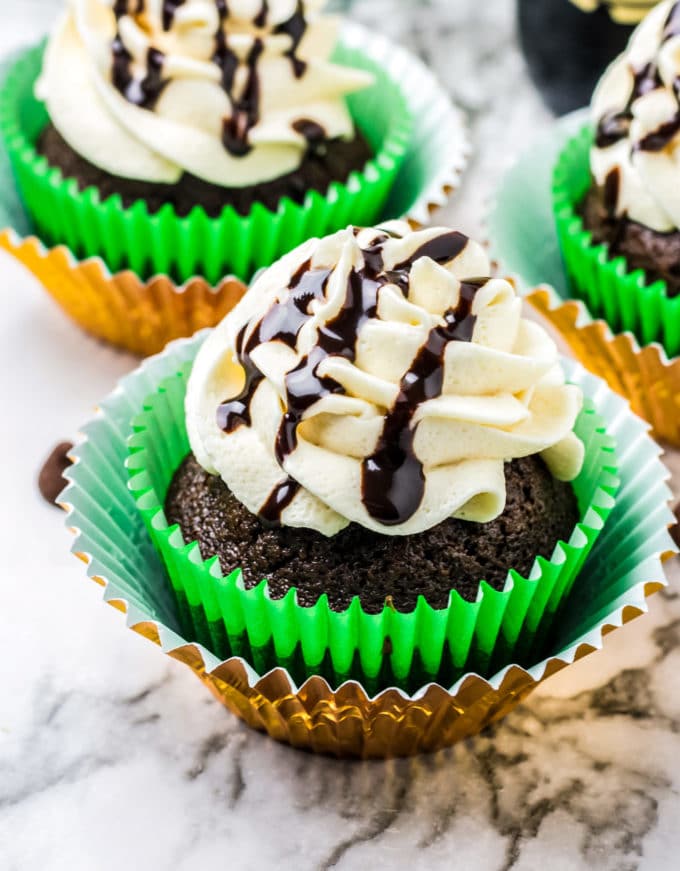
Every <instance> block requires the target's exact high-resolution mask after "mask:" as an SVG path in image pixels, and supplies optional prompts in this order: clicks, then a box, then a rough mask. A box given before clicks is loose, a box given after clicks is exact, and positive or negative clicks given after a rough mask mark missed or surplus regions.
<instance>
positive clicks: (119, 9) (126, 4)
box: [113, 0, 146, 21]
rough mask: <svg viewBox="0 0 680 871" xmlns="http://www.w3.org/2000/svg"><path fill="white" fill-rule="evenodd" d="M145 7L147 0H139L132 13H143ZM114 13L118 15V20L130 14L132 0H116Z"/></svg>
mask: <svg viewBox="0 0 680 871" xmlns="http://www.w3.org/2000/svg"><path fill="white" fill-rule="evenodd" d="M145 7H146V0H137V6H136V7H135V9H134V11H133V12H132V15H141V14H142V12H144V9H145ZM113 14H114V15H115V16H116V21H117V20H118V19H120V18H122V17H123V16H124V15H130V0H116V2H115V3H114V4H113Z"/></svg>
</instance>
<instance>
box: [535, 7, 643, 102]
mask: <svg viewBox="0 0 680 871" xmlns="http://www.w3.org/2000/svg"><path fill="white" fill-rule="evenodd" d="M655 3H656V0H607V2H602V0H518V4H519V5H518V19H519V37H520V41H521V43H522V49H523V51H524V55H525V57H526V60H527V64H528V65H529V71H530V73H531V77H532V78H533V80H534V82H535V83H536V85H537V86H538V88H539V90H540V91H541V94H542V95H543V98H544V100H545V102H546V103H547V104H548V106H550V108H551V109H552V110H553V112H555V113H557V114H558V115H562V114H564V113H565V112H570V111H572V109H578V108H579V107H580V106H585V105H587V104H588V103H589V102H590V98H591V96H592V94H593V90H594V88H595V85H596V84H597V83H598V81H599V79H600V76H601V75H602V73H603V72H604V70H605V68H606V67H607V65H608V64H609V63H610V62H611V61H612V60H614V58H615V57H616V56H617V55H618V54H620V53H621V52H622V51H623V49H624V48H625V47H626V43H627V42H628V39H629V38H630V35H631V33H632V32H633V30H634V29H635V27H636V25H637V23H639V22H640V21H641V20H642V18H644V16H645V15H646V13H647V12H648V11H649V10H650V9H651V8H652V6H654V5H655ZM586 9H589V10H590V11H586Z"/></svg>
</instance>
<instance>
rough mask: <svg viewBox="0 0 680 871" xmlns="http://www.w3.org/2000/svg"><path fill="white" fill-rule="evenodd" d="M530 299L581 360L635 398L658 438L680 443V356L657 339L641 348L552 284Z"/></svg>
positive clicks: (639, 411)
mask: <svg viewBox="0 0 680 871" xmlns="http://www.w3.org/2000/svg"><path fill="white" fill-rule="evenodd" d="M527 301H528V302H529V303H530V304H531V305H532V306H533V308H534V309H536V311H537V312H539V313H540V314H541V315H542V316H543V317H544V318H545V319H546V320H547V321H548V322H549V323H550V324H551V325H552V326H553V327H554V328H555V329H556V330H557V332H558V333H559V334H560V335H561V337H562V338H563V339H564V341H565V342H566V343H567V344H568V345H569V348H570V349H571V352H572V353H573V355H574V356H575V357H576V359H577V360H579V362H581V363H582V364H583V365H584V366H586V367H587V368H588V369H590V371H591V372H594V373H595V374H596V375H599V376H600V378H603V379H604V380H605V381H606V382H607V383H608V384H609V386H610V387H611V388H612V390H615V391H616V392H617V393H619V394H620V395H621V396H625V397H627V398H628V399H629V400H630V403H631V407H632V409H633V411H634V412H635V413H636V414H639V415H640V417H643V418H644V419H645V420H647V421H649V423H651V425H652V428H653V430H654V435H655V436H656V438H659V439H662V440H663V441H665V442H668V443H669V444H671V445H676V446H677V445H680V357H675V358H674V359H673V360H669V359H668V357H667V356H666V353H665V352H664V350H663V348H662V347H661V346H660V345H659V344H656V343H655V344H651V345H647V346H646V347H644V348H640V346H639V345H638V343H637V342H636V340H635V337H634V336H633V335H632V334H631V333H619V334H618V335H614V334H613V333H612V331H611V330H610V328H609V326H608V325H607V323H606V322H605V321H602V320H598V321H594V322H593V321H592V320H591V318H590V316H589V315H588V311H587V309H586V308H585V306H584V304H583V303H582V302H580V301H577V300H570V301H569V302H565V303H562V302H561V301H560V300H556V299H555V296H554V295H553V294H551V293H550V291H549V290H548V289H547V288H544V289H540V288H539V289H537V290H535V291H532V292H531V293H530V294H529V296H528V297H527Z"/></svg>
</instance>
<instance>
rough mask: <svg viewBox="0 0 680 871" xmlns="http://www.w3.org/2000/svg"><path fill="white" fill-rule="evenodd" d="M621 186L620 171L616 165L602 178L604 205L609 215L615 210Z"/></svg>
mask: <svg viewBox="0 0 680 871" xmlns="http://www.w3.org/2000/svg"><path fill="white" fill-rule="evenodd" d="M620 187H621V172H620V170H619V168H618V167H617V166H615V167H614V169H610V170H609V172H608V173H607V177H606V179H605V180H604V207H605V209H606V210H607V213H608V214H609V215H613V214H614V213H615V212H616V205H617V203H618V201H619V190H620Z"/></svg>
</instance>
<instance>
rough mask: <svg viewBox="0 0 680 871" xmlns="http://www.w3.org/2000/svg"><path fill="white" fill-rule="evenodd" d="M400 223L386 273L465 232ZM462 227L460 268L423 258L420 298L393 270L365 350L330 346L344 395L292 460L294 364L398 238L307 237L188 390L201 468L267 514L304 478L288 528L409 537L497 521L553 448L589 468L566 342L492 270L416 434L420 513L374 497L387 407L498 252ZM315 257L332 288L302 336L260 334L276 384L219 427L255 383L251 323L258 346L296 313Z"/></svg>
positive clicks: (318, 412) (325, 363)
mask: <svg viewBox="0 0 680 871" xmlns="http://www.w3.org/2000/svg"><path fill="white" fill-rule="evenodd" d="M385 226H386V229H387V231H388V232H389V233H391V234H394V236H393V237H391V238H389V239H387V241H385V242H384V245H383V254H382V256H383V260H384V269H385V270H393V269H394V267H395V265H397V264H403V263H404V261H407V260H408V259H409V258H411V257H412V255H413V254H414V253H415V252H417V251H419V250H420V248H421V246H423V245H424V244H425V243H427V242H430V241H431V240H433V239H434V240H436V239H438V238H439V237H440V236H442V235H444V234H449V235H450V231H446V230H441V229H438V228H434V229H428V230H422V231H419V232H411V231H410V228H409V227H408V225H406V224H401V223H392V224H389V225H385ZM456 235H457V236H459V237H460V239H462V240H463V243H464V247H462V250H461V251H459V252H458V253H457V254H456V256H454V257H453V259H451V260H450V262H446V263H442V264H441V265H439V264H438V263H436V262H435V261H434V260H432V259H430V258H429V257H419V258H417V259H416V260H415V262H414V263H413V264H412V266H410V268H409V269H408V270H407V272H406V274H407V275H408V277H409V279H410V281H409V287H408V290H407V292H406V294H405V293H404V292H402V290H400V289H399V287H398V286H397V285H395V284H392V283H389V282H388V279H386V278H383V279H382V280H381V281H384V282H386V283H384V284H383V285H382V286H381V288H380V290H379V291H378V297H377V311H375V312H372V313H371V312H369V315H368V316H367V317H365V318H363V319H362V320H361V321H360V324H359V326H358V329H357V331H356V335H355V337H354V338H353V340H352V346H353V347H352V349H351V350H352V351H353V354H349V355H347V354H345V355H344V356H340V355H337V354H330V355H328V356H325V355H324V354H321V355H320V358H321V361H320V363H319V365H318V366H317V368H316V370H315V374H316V375H317V376H319V377H321V378H324V379H332V381H331V382H330V383H332V384H335V385H336V391H335V392H332V393H326V394H325V395H321V396H319V398H318V399H317V400H316V401H313V402H312V404H311V405H310V406H309V407H308V408H307V410H306V412H305V413H304V415H303V419H302V422H301V423H300V425H299V427H298V429H297V447H296V448H295V449H294V450H293V451H292V453H290V454H288V455H287V456H285V457H283V460H282V465H280V464H279V461H278V460H277V456H276V448H275V445H276V442H277V434H278V433H279V430H280V428H281V424H282V421H283V418H284V415H285V414H286V412H287V411H288V410H289V394H288V392H287V381H286V376H287V373H290V372H291V371H292V370H293V369H295V368H296V367H297V366H298V365H299V364H300V363H301V362H302V363H304V361H305V359H306V358H307V355H310V354H312V355H313V354H316V353H317V352H318V350H319V343H320V341H321V340H320V330H322V329H325V328H326V329H327V328H329V326H330V327H331V328H332V326H333V321H334V319H335V318H336V317H337V316H338V314H339V312H341V310H343V306H345V310H346V306H347V295H348V286H349V285H348V281H349V279H350V276H351V275H353V274H354V275H355V274H356V273H357V272H361V270H362V269H363V268H364V265H365V259H364V253H363V250H365V249H368V248H369V247H370V246H371V244H372V243H373V242H375V240H380V238H381V237H382V238H383V239H384V238H385V237H384V236H382V229H367V230H363V231H361V232H360V233H359V234H358V235H357V236H355V234H354V232H353V230H352V228H348V229H347V230H344V231H341V232H339V233H337V234H335V235H333V236H330V237H328V238H326V239H322V240H318V239H312V240H310V241H309V242H307V243H305V244H304V245H302V246H301V247H300V248H298V249H297V250H295V251H293V252H292V253H291V254H289V255H287V256H286V257H284V258H283V259H282V260H281V261H279V262H278V263H277V264H275V265H274V266H272V267H271V268H270V269H268V270H267V271H266V272H265V273H263V275H262V276H261V277H260V278H259V280H258V281H257V282H256V283H255V284H254V285H253V286H252V288H251V289H250V290H249V292H248V293H247V294H246V295H245V297H244V298H243V300H242V301H241V302H240V303H239V305H238V306H237V307H236V308H235V309H234V310H233V311H232V312H231V313H230V314H229V315H228V316H227V317H226V318H225V319H224V321H222V323H221V324H220V325H219V326H218V327H217V328H216V329H215V330H214V331H213V333H212V334H211V335H210V336H209V337H208V339H207V340H206V342H205V344H204V345H203V347H202V348H201V350H200V352H199V354H198V357H197V359H196V362H195V365H194V369H193V373H192V375H191V379H190V382H189V385H188V392H187V399H186V419H187V427H188V432H189V437H190V441H191V446H192V449H193V451H194V453H195V455H196V457H197V459H198V461H199V462H200V463H201V465H202V466H203V467H204V468H205V469H206V470H207V471H209V472H210V473H211V474H216V475H220V476H221V477H222V478H223V480H224V481H225V483H226V484H227V485H228V487H229V488H230V489H231V490H232V492H233V493H234V494H235V496H236V497H237V498H238V499H239V500H240V501H241V502H242V503H243V504H244V505H245V506H246V507H247V508H248V509H249V510H250V511H252V512H253V513H260V512H261V510H262V507H263V505H265V504H266V503H267V500H268V499H269V497H270V494H271V493H272V492H274V491H275V490H276V488H277V487H279V486H281V485H283V484H285V483H286V481H287V480H290V479H292V481H293V482H295V484H296V486H298V487H299V489H298V490H297V493H296V495H295V497H294V498H293V499H292V502H291V503H290V504H289V505H288V507H286V508H285V510H284V511H283V514H282V516H281V522H283V523H284V524H285V525H288V526H293V527H309V528H312V529H315V530H318V531H319V532H321V533H324V534H325V535H329V536H330V535H333V534H335V533H337V532H338V531H339V530H341V529H342V528H343V527H345V526H346V525H347V524H348V523H349V522H351V521H353V522H356V523H360V524H362V525H363V526H365V527H367V528H369V529H372V530H375V531H377V532H381V533H385V534H390V535H406V534H413V533H417V532H421V531H423V530H425V529H428V528H430V527H433V526H435V525H436V524H438V523H440V522H442V521H443V520H445V519H446V518H448V517H458V518H464V519H467V520H474V521H480V522H484V521H490V520H492V519H494V518H495V517H497V516H498V515H499V514H500V513H501V512H502V511H503V509H504V506H505V498H506V494H505V476H504V463H505V461H507V460H511V459H513V458H518V457H523V456H527V455H530V454H535V453H543V456H544V457H545V459H546V461H547V462H548V464H549V466H550V468H551V470H552V471H553V473H554V474H555V475H556V476H557V477H559V478H561V479H563V480H570V479H572V478H573V477H575V476H576V474H577V473H578V471H579V469H580V467H581V464H582V460H583V445H582V444H581V442H580V441H579V440H578V439H577V438H576V436H575V435H574V434H573V432H572V430H573V426H574V422H575V420H576V416H577V414H578V412H579V409H580V407H581V403H582V396H581V392H580V390H579V389H578V388H577V387H574V386H569V385H565V383H564V375H563V372H562V369H561V367H560V364H559V360H558V353H557V349H556V346H555V344H554V343H553V341H552V340H551V339H550V338H549V337H548V335H547V334H546V332H545V331H544V330H543V329H542V328H541V327H539V326H538V325H536V324H535V323H532V322H530V321H527V320H524V319H523V318H522V316H521V302H520V300H519V299H518V297H517V296H516V293H515V291H514V289H513V287H512V286H511V285H510V284H509V283H508V282H506V281H503V280H499V279H484V280H482V281H481V287H480V289H479V290H478V291H477V292H476V295H475V296H474V300H473V303H472V315H473V317H474V318H475V320H474V321H473V323H474V330H473V332H472V341H453V340H452V341H447V342H446V344H445V346H444V351H443V354H442V357H441V359H440V363H439V374H440V375H441V390H440V392H439V393H438V394H437V395H435V396H433V397H432V398H429V399H427V400H426V401H422V402H421V403H419V404H417V406H416V407H414V408H412V412H413V414H412V417H411V418H410V427H409V431H410V432H415V438H414V440H413V449H414V452H415V457H416V458H417V461H419V462H420V463H422V473H423V475H424V482H425V483H424V492H423V494H422V499H421V501H420V504H419V505H418V506H417V510H415V511H414V512H413V513H412V514H411V516H409V517H407V518H406V519H405V520H404V521H403V522H400V523H398V524H396V525H385V524H384V523H382V522H379V521H377V520H376V519H375V517H374V516H372V515H371V513H369V511H368V510H367V508H366V506H365V505H364V502H363V498H362V480H363V478H362V475H363V472H362V468H363V466H364V461H365V460H366V459H367V458H368V457H370V456H372V455H373V454H374V452H375V450H376V446H377V444H378V442H379V439H380V437H381V434H382V433H383V429H384V427H385V420H386V415H389V414H390V412H391V411H392V410H393V408H394V406H395V402H396V400H397V397H398V395H399V392H400V388H401V389H403V388H404V383H405V382H402V379H403V378H404V376H405V375H406V374H407V373H408V372H409V371H410V370H411V368H412V367H413V364H414V360H415V359H416V357H417V356H418V355H419V352H420V351H421V349H422V348H423V346H424V345H426V344H427V343H428V341H429V340H430V338H431V336H432V335H433V332H432V331H433V330H435V329H437V328H441V327H442V326H443V325H444V324H445V315H446V314H447V312H450V310H452V309H455V308H456V306H458V304H459V300H460V294H461V289H462V287H464V285H462V284H461V282H462V281H464V280H465V279H466V278H470V277H475V276H479V275H483V276H484V275H488V273H489V262H488V259H487V257H486V254H485V253H484V251H483V249H482V248H481V247H480V246H479V245H477V244H476V243H474V242H472V241H470V240H467V242H466V240H465V237H463V236H462V235H461V234H456ZM465 242H466V244H465ZM362 249H363V250H362ZM309 260H311V267H310V269H311V270H312V271H314V270H321V269H327V270H330V275H329V277H328V280H327V284H326V285H325V289H324V291H323V294H322V295H321V296H319V297H317V298H315V299H313V300H312V301H311V302H309V303H308V306H307V308H306V309H305V312H304V314H303V317H302V320H303V321H304V323H303V325H302V328H301V329H300V331H299V333H298V335H297V340H296V341H294V340H292V339H291V340H289V341H288V342H287V343H286V342H285V341H281V340H277V339H274V340H271V341H262V342H261V343H259V344H257V342H256V341H255V342H254V343H253V344H254V347H253V348H252V350H251V351H250V359H251V361H252V363H253V364H254V366H255V367H256V368H257V370H258V373H259V376H260V377H261V379H262V380H261V381H260V382H259V384H258V385H257V387H256V389H255V391H254V394H253V396H252V401H251V403H250V421H249V423H248V422H246V423H241V425H238V426H235V427H233V429H232V431H231V432H225V431H223V430H222V429H221V428H220V426H218V423H217V410H218V407H219V406H220V405H221V404H222V403H224V402H225V400H229V399H233V398H234V397H238V396H239V394H240V393H241V392H242V391H243V387H244V369H243V367H242V365H241V362H240V361H239V357H238V355H237V348H239V349H242V348H243V345H242V344H240V343H239V342H240V340H239V335H240V334H241V331H242V330H244V328H245V332H244V333H243V336H242V341H243V343H244V344H245V346H246V347H249V346H248V340H249V339H250V338H251V337H252V336H253V335H255V336H257V335H259V334H258V332H257V331H258V328H259V326H260V323H261V322H262V320H263V318H264V317H265V315H267V313H268V312H269V313H270V315H269V317H270V318H271V317H272V315H271V312H272V311H274V314H275V315H276V314H277V312H281V309H280V308H277V306H280V305H281V304H283V305H285V304H286V302H287V301H290V298H291V290H290V285H291V284H293V285H296V286H297V284H296V280H294V279H292V276H296V275H297V276H298V278H299V275H300V272H299V270H301V268H302V269H303V270H304V266H303V264H306V263H307V261H309ZM355 277H356V275H355ZM367 281H368V279H367ZM299 286H300V287H302V285H299ZM303 307H304V305H303ZM306 316H307V317H306ZM268 323H270V324H271V323H273V320H269V321H268ZM354 341H356V344H355V345H354ZM348 356H349V357H350V359H347V357H348ZM352 356H354V359H353V360H352V359H351V357H352ZM328 383H329V382H328V381H326V384H328Z"/></svg>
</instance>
